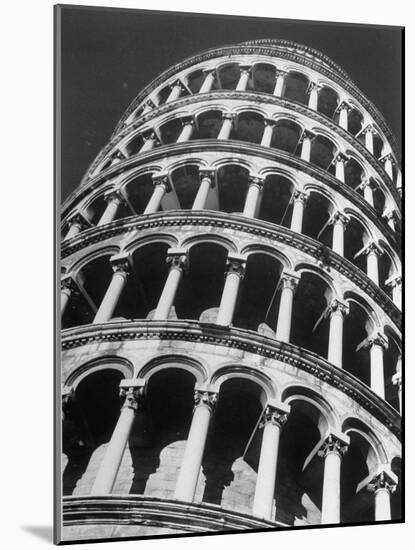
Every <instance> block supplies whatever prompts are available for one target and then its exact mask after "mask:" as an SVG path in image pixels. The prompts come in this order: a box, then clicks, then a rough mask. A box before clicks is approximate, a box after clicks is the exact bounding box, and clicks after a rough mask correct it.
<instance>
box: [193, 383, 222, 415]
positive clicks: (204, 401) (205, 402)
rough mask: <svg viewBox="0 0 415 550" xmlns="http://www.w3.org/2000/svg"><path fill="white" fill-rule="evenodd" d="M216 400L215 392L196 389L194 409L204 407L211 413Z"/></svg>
mask: <svg viewBox="0 0 415 550" xmlns="http://www.w3.org/2000/svg"><path fill="white" fill-rule="evenodd" d="M217 400H218V394H217V393H216V392H213V391H206V390H203V389H196V390H195V393H194V401H195V406H194V408H195V409H196V407H200V406H205V407H208V409H209V410H210V411H211V412H212V411H213V409H214V408H215V405H216V401H217Z"/></svg>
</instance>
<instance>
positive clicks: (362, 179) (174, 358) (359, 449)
mask: <svg viewBox="0 0 415 550" xmlns="http://www.w3.org/2000/svg"><path fill="white" fill-rule="evenodd" d="M400 191H401V171H400V157H399V152H398V150H397V147H396V144H395V140H394V138H393V136H392V135H391V132H390V130H389V128H388V126H387V125H386V123H385V121H384V119H383V118H382V116H381V114H380V113H379V111H378V110H377V109H376V107H375V106H374V105H373V104H372V103H371V102H370V100H369V99H367V98H366V97H365V96H364V95H363V93H362V92H361V91H360V90H359V89H358V87H357V86H356V85H355V84H354V83H353V82H352V81H351V79H350V78H349V77H348V75H347V74H346V73H345V72H344V71H343V70H342V69H341V68H340V67H338V66H337V65H336V64H335V63H334V62H333V61H331V60H330V59H329V58H328V57H326V56H325V55H323V54H322V53H320V52H318V51H315V50H313V49H311V48H309V47H307V46H302V45H298V44H294V43H292V42H287V41H283V40H255V41H252V42H245V43H242V44H237V45H233V46H225V47H220V48H215V49H211V50H208V51H204V52H202V53H199V54H197V55H195V56H194V57H191V58H189V59H186V60H184V61H183V62H181V63H179V64H177V65H175V66H174V67H171V68H170V69H168V70H167V71H165V72H164V73H163V74H161V75H160V76H159V77H158V78H157V79H156V80H154V81H153V82H151V83H150V84H149V85H148V86H147V87H146V88H145V89H144V90H142V91H141V92H140V93H139V94H138V95H137V97H136V98H135V99H134V100H133V102H132V103H131V105H130V106H129V108H128V109H127V111H126V112H125V113H124V115H123V116H122V117H121V120H120V122H119V123H118V125H117V127H116V128H115V130H114V133H113V134H112V136H111V138H110V139H109V141H108V143H107V145H106V146H105V147H104V148H103V149H102V150H101V151H100V152H99V154H98V156H97V157H96V159H95V160H94V161H93V163H92V165H91V166H90V168H89V169H88V171H87V172H86V174H85V176H84V178H83V180H82V181H81V182H80V185H79V186H78V188H77V189H76V190H75V191H74V192H73V193H72V195H71V196H70V197H68V199H67V200H66V201H65V204H64V205H63V211H62V231H63V236H62V243H61V254H62V262H61V263H62V282H61V292H62V302H61V309H62V336H61V345H62V363H61V370H62V373H61V378H62V387H63V389H62V399H63V429H62V432H63V437H62V456H63V461H62V493H63V522H64V539H82V538H88V539H94V538H107V537H130V536H146V535H160V534H174V533H203V532H211V531H235V530H245V529H263V528H265V529H266V528H274V529H275V528H281V529H283V528H285V527H290V526H297V525H316V524H338V523H340V524H347V523H353V522H371V521H388V520H400V519H401V488H400V479H401V473H400V470H401V458H400V457H401V446H400V433H401V432H400V407H401V366H400V365H401V263H400V259H399V256H400V240H399V235H400V230H401V202H400Z"/></svg>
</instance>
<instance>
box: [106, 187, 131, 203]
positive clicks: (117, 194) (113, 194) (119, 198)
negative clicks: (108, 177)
mask: <svg viewBox="0 0 415 550" xmlns="http://www.w3.org/2000/svg"><path fill="white" fill-rule="evenodd" d="M104 199H105V200H106V201H107V202H113V201H114V202H118V203H119V204H122V203H124V204H125V202H126V201H125V198H124V196H123V195H122V193H121V190H120V189H110V190H109V191H107V192H106V193H104Z"/></svg>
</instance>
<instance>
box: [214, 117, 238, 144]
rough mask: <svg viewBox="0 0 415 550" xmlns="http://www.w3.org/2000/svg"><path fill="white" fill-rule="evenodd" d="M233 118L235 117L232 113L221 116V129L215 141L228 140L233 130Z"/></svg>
mask: <svg viewBox="0 0 415 550" xmlns="http://www.w3.org/2000/svg"><path fill="white" fill-rule="evenodd" d="M234 118H235V115H234V114H233V113H224V114H223V116H222V119H223V122H222V128H221V129H220V132H219V134H218V137H217V139H229V137H230V135H231V132H232V128H233V121H234Z"/></svg>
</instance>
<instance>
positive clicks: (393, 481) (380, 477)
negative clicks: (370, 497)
mask: <svg viewBox="0 0 415 550" xmlns="http://www.w3.org/2000/svg"><path fill="white" fill-rule="evenodd" d="M397 485H398V478H397V476H396V475H395V474H394V473H393V472H392V471H391V470H386V469H385V470H380V471H378V472H377V473H376V474H375V475H374V476H373V477H372V479H371V480H370V481H369V483H368V484H367V485H366V487H367V489H368V490H369V491H371V492H373V493H376V492H377V491H380V490H385V491H387V492H388V493H389V494H392V493H393V492H394V491H395V490H396V487H397Z"/></svg>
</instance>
